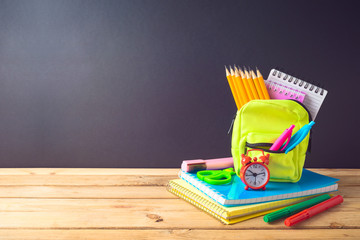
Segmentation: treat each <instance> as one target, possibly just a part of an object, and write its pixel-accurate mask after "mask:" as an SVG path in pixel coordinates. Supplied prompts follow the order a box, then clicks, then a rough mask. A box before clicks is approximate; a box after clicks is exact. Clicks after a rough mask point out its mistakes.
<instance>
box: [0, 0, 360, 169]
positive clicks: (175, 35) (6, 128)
mask: <svg viewBox="0 0 360 240" xmlns="http://www.w3.org/2000/svg"><path fill="white" fill-rule="evenodd" d="M355 3H356V2H355V1H354V2H351V1H180V0H179V1H169V0H165V1H155V0H154V1H136V0H129V1H107V0H105V1H32V0H29V1H12V0H11V1H0V163H1V164H0V167H179V166H180V163H181V161H182V160H183V159H193V158H215V157H225V156H229V155H230V137H231V136H230V135H227V130H228V128H229V125H230V122H231V119H232V117H233V114H234V113H235V111H236V108H235V104H234V103H233V99H232V96H231V93H230V90H229V87H228V83H227V81H226V78H225V75H224V64H234V63H236V64H240V65H246V66H251V67H255V66H258V67H259V69H260V70H261V71H262V73H263V75H264V76H265V77H266V76H267V75H268V73H269V71H270V69H271V68H273V67H282V68H284V69H285V70H286V71H288V72H290V73H293V74H294V75H295V76H297V77H299V78H303V79H304V80H307V81H312V82H315V83H320V84H322V85H323V86H324V87H325V89H327V90H328V91H329V94H328V97H327V98H326V100H325V102H324V104H323V107H322V109H321V111H320V113H319V115H318V117H317V119H316V122H317V124H316V125H315V127H314V135H313V148H312V149H313V151H312V154H311V155H310V156H309V157H308V158H307V161H306V167H325V168H326V167H329V168H333V167H338V168H340V167H360V164H359V162H360V160H359V159H358V154H359V151H358V147H359V140H358V139H359V138H360V132H359V120H358V116H359V114H358V112H359V103H358V102H359V101H358V99H359V93H360V84H359V82H360V79H359V75H360V72H359V63H360V62H359V56H360V52H359V42H360V38H359V20H360V19H359V17H358V8H357V7H356V5H355Z"/></svg>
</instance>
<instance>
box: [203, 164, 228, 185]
mask: <svg viewBox="0 0 360 240" xmlns="http://www.w3.org/2000/svg"><path fill="white" fill-rule="evenodd" d="M234 174H235V172H234V169H233V168H227V169H224V170H203V171H199V172H197V174H196V176H197V177H198V178H199V179H200V180H202V181H204V182H207V183H209V184H213V185H222V184H227V183H229V182H231V176H232V175H234Z"/></svg>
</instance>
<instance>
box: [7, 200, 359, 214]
mask: <svg viewBox="0 0 360 240" xmlns="http://www.w3.org/2000/svg"><path fill="white" fill-rule="evenodd" d="M345 203H346V204H341V208H338V210H341V211H342V212H354V211H357V210H358V209H359V208H360V198H350V199H346V200H345ZM118 208H120V209H121V208H125V209H129V208H130V210H135V211H138V210H144V209H150V208H151V209H157V210H159V211H163V210H169V211H173V212H179V211H188V212H191V211H193V210H194V208H195V207H193V205H191V204H188V203H187V202H185V201H183V200H181V199H36V198H34V199H31V198H30V199H29V198H27V199H24V198H1V199H0V212H36V211H37V212H46V211H52V212H56V211H59V212H64V211H65V212H73V211H89V210H96V211H98V210H102V211H117V209H118ZM195 209H196V208H195ZM200 212H201V211H200ZM335 212H336V211H335Z"/></svg>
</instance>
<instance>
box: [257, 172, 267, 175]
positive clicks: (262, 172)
mask: <svg viewBox="0 0 360 240" xmlns="http://www.w3.org/2000/svg"><path fill="white" fill-rule="evenodd" d="M260 174H264V175H265V173H264V172H262V173H258V174H257V175H260Z"/></svg>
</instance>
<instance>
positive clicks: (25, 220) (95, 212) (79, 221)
mask: <svg viewBox="0 0 360 240" xmlns="http://www.w3.org/2000/svg"><path fill="white" fill-rule="evenodd" d="M359 208H360V201H359V199H347V200H346V201H345V202H344V203H343V204H341V205H340V206H336V207H334V208H332V209H329V210H328V211H327V212H326V213H322V214H319V215H317V216H315V217H313V218H311V219H309V220H307V221H304V222H302V223H300V224H298V225H296V226H295V227H294V228H300V229H315V228H360V212H359V211H358V209H359ZM7 228H29V229H54V228H55V229H69V228H79V229H89V228H107V229H112V228H121V229H144V228H146V229H177V228H190V229H193V228H194V229H212V230H214V229H287V227H285V225H284V224H283V222H281V221H280V222H279V221H278V222H275V223H273V224H267V223H265V222H264V221H263V220H262V218H261V217H259V218H255V219H251V220H248V221H245V222H241V223H237V224H235V225H230V226H225V225H223V224H221V223H220V222H219V221H218V220H216V219H214V218H212V217H211V216H209V215H208V214H206V213H204V212H202V211H201V210H199V209H197V208H195V207H193V206H192V205H190V204H188V203H186V202H184V201H182V200H181V199H146V200H145V199H127V200H105V199H98V200H92V199H0V229H7Z"/></svg>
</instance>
